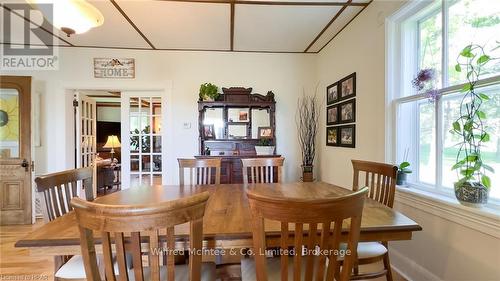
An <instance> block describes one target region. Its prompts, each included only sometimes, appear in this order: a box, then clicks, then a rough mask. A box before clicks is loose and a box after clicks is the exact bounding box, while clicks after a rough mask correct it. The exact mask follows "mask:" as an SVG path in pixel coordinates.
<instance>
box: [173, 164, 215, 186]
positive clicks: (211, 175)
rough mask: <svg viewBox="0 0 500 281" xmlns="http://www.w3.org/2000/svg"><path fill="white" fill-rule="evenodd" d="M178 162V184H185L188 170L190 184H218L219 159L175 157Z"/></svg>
mask: <svg viewBox="0 0 500 281" xmlns="http://www.w3.org/2000/svg"><path fill="white" fill-rule="evenodd" d="M177 161H178V162H179V184H180V185H184V184H185V178H184V175H185V172H186V171H185V170H186V169H187V170H188V174H189V184H190V185H207V184H220V172H221V159H220V158H217V159H215V158H214V159H177Z"/></svg>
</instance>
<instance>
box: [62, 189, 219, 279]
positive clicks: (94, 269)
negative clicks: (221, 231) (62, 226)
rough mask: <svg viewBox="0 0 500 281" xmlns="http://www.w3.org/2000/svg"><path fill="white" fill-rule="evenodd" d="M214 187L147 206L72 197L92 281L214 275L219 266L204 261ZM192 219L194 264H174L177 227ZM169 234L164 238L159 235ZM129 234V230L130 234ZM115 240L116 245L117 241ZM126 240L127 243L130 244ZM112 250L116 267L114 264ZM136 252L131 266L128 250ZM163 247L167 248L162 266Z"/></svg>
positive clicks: (88, 273) (191, 241)
mask: <svg viewBox="0 0 500 281" xmlns="http://www.w3.org/2000/svg"><path fill="white" fill-rule="evenodd" d="M208 199H209V192H202V193H198V194H195V195H193V196H190V197H184V198H180V199H177V200H172V201H165V202H161V203H155V204H148V205H106V204H98V203H94V202H87V201H84V200H81V199H79V198H73V199H72V200H71V205H72V206H73V208H74V209H75V213H76V220H77V223H78V227H79V230H80V246H81V251H82V256H83V260H84V264H85V272H86V274H87V280H89V281H96V280H103V278H101V275H100V270H102V271H104V276H105V279H106V280H116V276H117V274H119V275H120V278H119V280H155V281H156V280H160V279H161V280H167V277H168V280H172V281H173V280H193V281H199V280H215V265H214V264H209V263H202V246H203V243H202V242H203V216H204V213H205V206H206V204H207V201H208ZM184 223H189V229H190V232H189V245H190V259H189V265H186V264H183V265H175V260H174V259H175V254H176V251H175V236H174V235H175V226H177V225H180V224H184ZM94 233H99V234H100V235H99V236H100V240H101V243H102V249H103V257H104V258H103V264H102V266H100V267H99V265H98V262H97V259H96V250H95V244H94V238H95V237H94ZM164 233H166V237H165V239H163V237H162V238H160V234H164ZM129 234H130V235H129ZM144 241H147V243H148V247H149V248H148V253H149V259H148V266H144V265H143V261H142V259H141V257H142V251H141V243H144ZM112 244H114V247H113V245H112ZM125 244H127V247H126V246H125ZM113 250H114V251H115V252H116V262H117V264H118V266H117V267H115V266H113ZM127 251H128V252H131V253H132V256H133V267H132V269H128V268H127V261H126V258H125V255H126V253H127ZM161 251H166V252H167V261H166V265H164V266H163V265H160V258H159V257H160V255H161Z"/></svg>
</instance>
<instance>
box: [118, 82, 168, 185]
mask: <svg viewBox="0 0 500 281" xmlns="http://www.w3.org/2000/svg"><path fill="white" fill-rule="evenodd" d="M162 93H163V92H159V91H158V92H122V95H121V120H122V124H121V143H122V151H121V153H122V186H123V187H122V188H129V187H134V186H149V185H161V184H166V169H165V164H166V161H165V160H166V155H165V147H166V146H165V141H166V140H165V137H164V136H163V135H162V127H163V126H165V123H166V122H165V118H166V114H165V112H166V104H165V98H164V97H163V96H162Z"/></svg>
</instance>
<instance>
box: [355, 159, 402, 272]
mask: <svg viewBox="0 0 500 281" xmlns="http://www.w3.org/2000/svg"><path fill="white" fill-rule="evenodd" d="M351 162H352V167H353V170H354V177H353V190H355V191H356V190H358V189H359V188H360V187H365V186H367V187H369V190H370V191H369V193H368V197H369V198H371V199H373V200H375V201H377V202H380V203H382V204H384V205H386V206H387V207H389V208H392V206H393V205H394V193H395V191H396V177H397V172H398V168H397V167H396V166H394V165H390V164H385V163H377V162H370V161H363V160H351ZM363 174H364V175H363ZM358 251H364V252H370V253H371V254H370V255H369V256H367V257H365V258H359V260H358V262H357V264H356V265H355V267H354V275H353V277H352V279H353V280H359V279H371V278H377V277H380V276H384V275H385V276H386V278H387V280H388V281H392V270H391V263H390V260H389V245H388V243H387V241H381V242H362V243H359V246H358ZM380 260H382V261H383V263H384V269H383V270H382V271H379V272H372V273H363V274H360V273H359V269H358V264H359V265H363V264H371V263H376V262H379V261H380Z"/></svg>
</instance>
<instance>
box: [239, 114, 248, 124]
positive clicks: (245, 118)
mask: <svg viewBox="0 0 500 281" xmlns="http://www.w3.org/2000/svg"><path fill="white" fill-rule="evenodd" d="M239 121H240V122H248V112H247V111H240V114H239Z"/></svg>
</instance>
